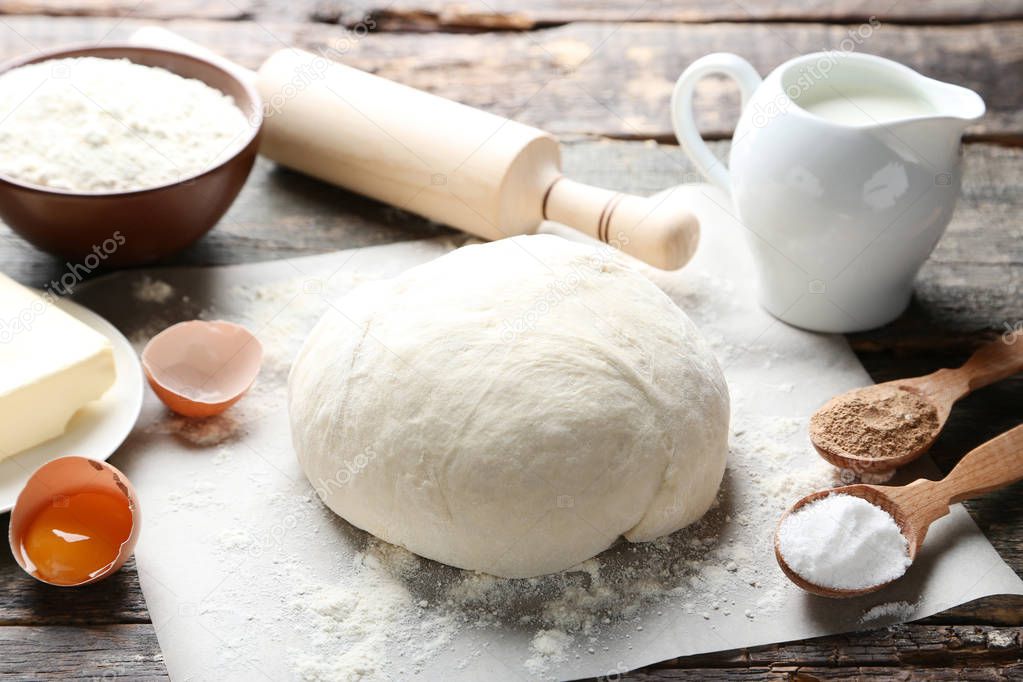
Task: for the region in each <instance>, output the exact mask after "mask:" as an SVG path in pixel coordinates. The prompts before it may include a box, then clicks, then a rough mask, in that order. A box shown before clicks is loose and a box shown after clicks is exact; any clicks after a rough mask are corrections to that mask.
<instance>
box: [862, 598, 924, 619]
mask: <svg viewBox="0 0 1023 682" xmlns="http://www.w3.org/2000/svg"><path fill="white" fill-rule="evenodd" d="M916 608H917V605H916V604H911V603H910V602H908V601H890V602H885V603H883V604H878V605H877V606H874V607H872V608H869V609H867V610H866V611H864V612H863V615H862V616H860V622H861V623H864V624H870V625H873V624H875V623H876V622H877V621H895V622H903V621H906V620H909V619H910V618H911V617H912V616H913V614H914V613H915V612H916Z"/></svg>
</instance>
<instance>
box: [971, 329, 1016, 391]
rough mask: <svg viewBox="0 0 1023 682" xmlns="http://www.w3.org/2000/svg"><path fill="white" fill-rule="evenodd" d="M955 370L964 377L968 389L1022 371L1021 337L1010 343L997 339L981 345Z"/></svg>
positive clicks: (982, 385)
mask: <svg viewBox="0 0 1023 682" xmlns="http://www.w3.org/2000/svg"><path fill="white" fill-rule="evenodd" d="M956 372H957V373H958V374H959V375H960V376H962V377H964V378H965V379H966V383H967V385H968V386H969V388H970V391H976V390H977V389H980V388H984V387H985V386H987V385H988V384H993V383H995V382H996V381H1001V380H1002V379H1005V378H1006V377H1010V376H1012V375H1013V374H1016V373H1017V372H1023V339H1013V342H1012V343H1007V342H1006V341H1005V340H1004V339H998V340H997V341H992V342H991V343H988V344H986V345H984V346H981V347H980V350H978V351H977V352H976V353H974V354H973V355H972V356H970V359H969V360H967V361H966V363H965V364H964V365H963V366H962V367H960V368H959V369H958V370H956Z"/></svg>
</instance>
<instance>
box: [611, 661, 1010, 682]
mask: <svg viewBox="0 0 1023 682" xmlns="http://www.w3.org/2000/svg"><path fill="white" fill-rule="evenodd" d="M1021 675H1023V664H1020V663H1011V664H1006V665H991V666H985V667H977V668H967V669H962V668H955V667H949V668H927V669H924V670H914V669H906V668H893V667H888V666H857V667H845V668H828V667H826V666H792V665H776V666H756V667H750V668H740V669H734V668H723V669H719V668H694V669H672V668H648V669H646V670H642V671H638V672H635V673H629V674H626V675H623V676H622V677H621V679H622V680H628V681H629V682H655V681H663V680H673V681H676V680H683V681H686V680H693V681H694V682H695V681H699V682H703V681H707V682H714V681H715V680H743V681H745V682H760V681H761V680H764V681H780V680H788V681H789V682H792V681H796V682H816V681H817V680H829V681H830V680H839V681H840V682H844V681H845V680H849V681H850V682H854V681H862V680H881V681H884V682H888V681H891V680H973V681H976V682H987V681H989V680H990V681H991V682H994V681H995V680H997V681H999V682H1003V681H1004V680H1007V679H1009V680H1011V679H1019V678H1020V676H1021Z"/></svg>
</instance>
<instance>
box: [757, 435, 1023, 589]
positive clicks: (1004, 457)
mask: <svg viewBox="0 0 1023 682" xmlns="http://www.w3.org/2000/svg"><path fill="white" fill-rule="evenodd" d="M1019 480H1023V425H1020V426H1017V427H1016V428H1014V429H1011V430H1009V431H1006V432H1005V433H1003V434H1001V435H1000V436H997V437H995V438H992V439H991V440H989V441H988V442H986V443H984V444H983V445H981V446H979V447H977V448H974V449H973V450H971V451H970V452H969V453H967V455H966V456H965V457H963V458H962V460H960V462H959V464H957V465H956V467H955V468H954V469H952V471H951V473H949V475H948V476H946V477H945V478H943V479H941V480H940V481H931V480H928V479H924V478H921V479H918V480H916V481H913V482H912V483H910V484H908V485H904V486H880V485H866V484H859V485H849V486H845V487H842V488H834V489H832V490H821V491H818V492H815V493H811V494H810V495H807V496H806V497H804V498H803V499H801V500H799V501H798V502H796V503H795V504H794V505H792V507H790V508H789V510H788V511H786V512H785V513H784V514H783V515H782V517H781V520H780V521H779V522H778V529H777V530H776V531H775V534H774V556H775V558H776V559H777V560H778V565H779V566H781V570H782V571H783V572H784V573H785V575H786V576H788V578H789V580H791V581H792V582H794V583H795V584H796V585H798V586H799V587H801V588H803V589H804V590H806V591H807V592H812V593H813V594H818V595H821V596H822V597H855V596H858V595H861V594H867V593H868V592H875V591H877V590H880V589H881V588H882V587H885V586H886V585H889V584H890V583H891V582H894V581H889V582H886V583H881V584H880V585H873V586H871V587H867V588H863V589H857V590H845V589H833V588H828V587H822V586H820V585H815V584H813V583H811V582H809V581H807V580H806V579H804V578H803V577H802V576H800V575H799V574H798V573H796V572H795V571H794V570H792V569H791V568H790V567H789V565H788V564H787V563H786V561H785V557H783V556H782V554H781V549H780V547H779V533H780V530H781V525H782V524H783V523H785V519H786V517H787V516H788V515H789V514H792V513H794V512H796V511H798V510H799V509H800V508H801V507H803V506H804V505H806V504H809V503H810V502H814V501H816V500H819V499H821V498H824V497H827V496H828V495H843V494H844V495H853V496H855V497H861V498H863V499H864V500H866V501H867V502H870V503H871V504H873V505H876V506H878V507H880V508H881V509H883V510H885V511H886V512H888V513H889V514H891V515H892V518H894V519H895V523H896V524H898V526H899V529H900V530H901V531H902V534H903V535H904V536H905V538H906V541H907V542H908V543H909V560H910V561H913V560H914V559H916V555H917V552H918V551H919V550H920V546H921V545H922V544H923V541H924V536H925V535H927V529H928V528H929V527H930V525H931V524H932V523H933V522H934V521H936V520H937V519H940V518H941V517H942V516H944V515H945V514H947V513H948V508H949V505H952V504H955V503H956V502H961V501H963V500H968V499H970V498H972V497H976V496H978V495H982V494H984V493H988V492H991V491H992V490H997V489H999V488H1003V487H1005V486H1007V485H1009V484H1011V483H1015V482H1016V481H1019Z"/></svg>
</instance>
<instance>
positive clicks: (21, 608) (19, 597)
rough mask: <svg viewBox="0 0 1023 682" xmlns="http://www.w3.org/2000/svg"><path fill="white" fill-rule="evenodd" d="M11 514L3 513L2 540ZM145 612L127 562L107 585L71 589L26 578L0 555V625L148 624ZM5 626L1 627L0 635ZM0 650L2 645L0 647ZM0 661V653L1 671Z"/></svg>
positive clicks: (6, 556) (131, 565)
mask: <svg viewBox="0 0 1023 682" xmlns="http://www.w3.org/2000/svg"><path fill="white" fill-rule="evenodd" d="M9 518H10V515H9V514H5V515H4V516H3V520H2V521H0V523H2V524H3V528H4V537H6V528H7V523H8V521H9ZM148 622H149V611H148V610H147V609H146V601H145V598H144V597H143V596H142V588H141V587H140V586H139V576H138V573H137V572H136V570H135V560H134V559H131V560H130V561H129V562H128V563H127V564H126V565H125V566H124V568H122V569H121V570H120V571H118V572H117V573H115V574H114V575H112V576H111V577H110V578H108V579H107V580H104V581H102V582H99V583H96V584H94V585H89V586H87V587H82V588H78V589H74V590H68V589H61V588H59V587H53V586H52V585H46V584H44V583H41V582H39V581H38V580H35V579H34V578H31V577H29V576H28V575H27V574H26V573H25V572H24V571H23V570H21V568H20V567H19V566H18V565H17V564H16V563H15V562H14V558H13V557H12V556H11V553H10V552H8V551H7V550H6V549H5V550H4V551H3V552H0V626H12V625H18V626H37V625H38V626H41V625H106V624H114V623H136V624H142V623H148ZM3 630H4V627H0V631H3ZM0 647H2V644H0ZM3 660H4V656H3V650H2V648H0V668H2V662H3Z"/></svg>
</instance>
